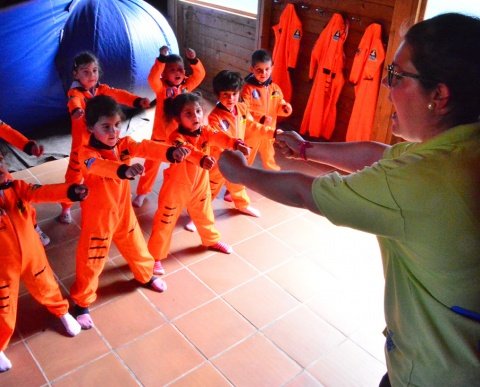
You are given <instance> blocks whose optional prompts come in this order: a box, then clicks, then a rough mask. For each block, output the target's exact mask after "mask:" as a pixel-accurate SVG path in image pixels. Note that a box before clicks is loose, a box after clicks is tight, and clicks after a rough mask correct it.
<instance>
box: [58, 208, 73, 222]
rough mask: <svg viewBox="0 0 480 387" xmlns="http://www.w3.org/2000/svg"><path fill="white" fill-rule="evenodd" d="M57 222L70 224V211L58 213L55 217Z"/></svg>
mask: <svg viewBox="0 0 480 387" xmlns="http://www.w3.org/2000/svg"><path fill="white" fill-rule="evenodd" d="M55 219H56V220H57V222H59V223H63V224H70V223H72V214H70V211H68V212H62V213H61V214H60V215H58V216H57V217H56V218H55Z"/></svg>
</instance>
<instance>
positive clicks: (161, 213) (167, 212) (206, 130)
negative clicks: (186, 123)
mask: <svg viewBox="0 0 480 387" xmlns="http://www.w3.org/2000/svg"><path fill="white" fill-rule="evenodd" d="M238 141H239V140H238V139H235V138H232V137H230V136H229V135H227V134H225V133H223V132H220V131H219V130H215V129H213V128H212V127H210V126H208V125H206V126H203V127H202V128H200V129H199V130H196V131H194V132H190V131H188V130H186V129H183V128H182V127H180V128H178V129H177V130H175V131H174V132H173V133H172V134H171V136H170V142H171V143H172V144H174V145H175V146H184V147H186V148H189V149H191V151H192V152H191V154H190V155H189V156H188V158H187V159H186V161H184V162H182V163H179V164H171V165H170V167H168V168H167V169H166V170H165V171H164V173H163V176H164V177H163V185H162V189H161V190H160V193H159V195H158V209H157V212H156V213H155V217H154V218H153V228H152V234H151V236H150V239H149V241H148V249H149V250H150V253H151V254H152V255H153V257H154V258H155V260H161V259H165V258H167V256H168V252H169V250H170V243H171V239H172V233H173V229H174V227H175V224H176V223H177V220H178V217H179V216H180V214H181V212H182V210H183V209H184V208H185V207H186V208H187V210H188V213H189V215H190V217H191V219H192V220H193V222H194V223H195V226H196V227H197V231H198V234H199V235H200V238H201V240H202V244H203V245H204V246H212V245H214V244H215V243H217V242H218V241H219V240H220V233H219V232H218V230H217V229H216V228H215V224H214V215H213V209H212V196H211V191H210V186H209V173H208V171H207V170H206V169H203V168H202V166H201V163H202V159H203V158H204V157H205V156H208V155H210V147H211V146H212V145H214V146H216V147H219V148H222V149H225V148H229V149H233V148H234V147H235V144H236V143H237V142H238Z"/></svg>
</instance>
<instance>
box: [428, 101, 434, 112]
mask: <svg viewBox="0 0 480 387" xmlns="http://www.w3.org/2000/svg"><path fill="white" fill-rule="evenodd" d="M427 109H428V110H430V111H432V110H433V109H435V104H434V103H433V102H430V103H429V104H428V105H427Z"/></svg>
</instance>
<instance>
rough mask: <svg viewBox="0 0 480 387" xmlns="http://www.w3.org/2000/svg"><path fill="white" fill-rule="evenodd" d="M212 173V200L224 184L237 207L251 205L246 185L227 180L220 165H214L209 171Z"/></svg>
mask: <svg viewBox="0 0 480 387" xmlns="http://www.w3.org/2000/svg"><path fill="white" fill-rule="evenodd" d="M209 174H210V189H211V191H212V200H213V199H215V198H216V197H217V195H218V193H219V192H220V190H221V189H222V186H223V184H225V187H226V188H227V190H228V192H230V195H231V196H232V201H233V204H235V208H245V207H248V206H249V205H250V198H249V197H248V195H247V190H246V188H245V186H244V185H241V184H234V183H231V182H229V181H228V180H226V179H225V178H224V177H223V175H222V174H221V172H220V169H219V168H218V166H215V167H213V169H212V170H210V171H209Z"/></svg>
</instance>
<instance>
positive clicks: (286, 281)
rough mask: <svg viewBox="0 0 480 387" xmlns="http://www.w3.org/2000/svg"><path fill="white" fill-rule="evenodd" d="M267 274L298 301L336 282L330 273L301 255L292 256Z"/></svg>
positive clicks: (307, 298)
mask: <svg viewBox="0 0 480 387" xmlns="http://www.w3.org/2000/svg"><path fill="white" fill-rule="evenodd" d="M268 276H269V277H270V278H271V279H273V280H274V281H275V282H276V283H278V284H279V285H280V286H281V287H283V288H284V289H285V290H286V291H287V292H289V293H290V294H291V295H292V296H294V297H295V298H297V299H298V300H300V301H308V300H309V299H310V298H311V297H314V296H315V295H317V294H319V293H320V292H321V291H322V290H323V289H325V288H328V287H329V286H335V285H336V284H337V280H336V278H335V277H334V276H333V275H332V274H330V273H329V272H327V271H325V270H324V269H322V268H321V267H320V266H319V265H317V264H315V263H314V262H313V261H311V260H310V259H307V258H303V257H294V258H293V259H291V260H289V261H288V262H286V263H284V264H283V265H281V266H278V267H276V268H274V269H273V270H271V271H270V272H268Z"/></svg>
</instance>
